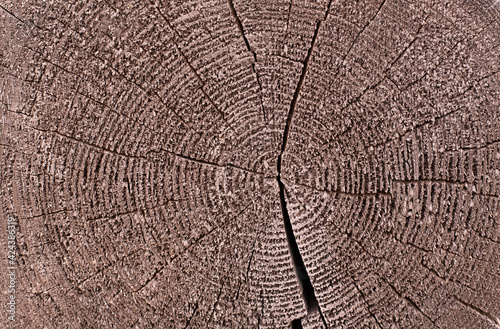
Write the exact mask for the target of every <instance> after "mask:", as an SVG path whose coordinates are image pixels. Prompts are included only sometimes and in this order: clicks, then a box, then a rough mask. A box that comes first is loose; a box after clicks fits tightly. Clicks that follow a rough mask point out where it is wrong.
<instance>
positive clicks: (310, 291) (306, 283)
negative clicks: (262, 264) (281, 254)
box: [277, 175, 319, 313]
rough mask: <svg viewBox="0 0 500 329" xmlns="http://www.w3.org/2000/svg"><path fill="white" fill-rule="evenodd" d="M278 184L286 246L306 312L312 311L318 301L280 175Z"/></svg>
mask: <svg viewBox="0 0 500 329" xmlns="http://www.w3.org/2000/svg"><path fill="white" fill-rule="evenodd" d="M277 180H278V184H279V187H280V203H281V211H282V213H283V222H284V226H285V233H286V238H287V240H288V247H289V249H290V254H291V256H292V261H293V265H294V267H295V274H296V275H297V279H298V281H299V284H300V286H301V288H302V297H303V298H304V303H305V304H306V308H307V312H308V313H312V312H315V311H317V310H319V306H318V301H317V299H316V295H315V294H314V288H313V286H312V283H311V279H310V278H309V274H307V270H306V266H305V264H304V260H303V259H302V255H301V254H300V251H299V246H298V245H297V240H296V239H295V235H294V233H293V228H292V223H291V222H290V216H289V215H288V209H287V206H286V200H285V186H284V185H283V183H282V182H281V180H280V176H279V175H278V177H277Z"/></svg>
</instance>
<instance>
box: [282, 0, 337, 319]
mask: <svg viewBox="0 0 500 329" xmlns="http://www.w3.org/2000/svg"><path fill="white" fill-rule="evenodd" d="M330 5H331V1H330V2H329V3H328V7H327V10H326V12H325V16H324V17H323V19H320V20H318V22H317V23H316V29H315V30H314V35H313V37H312V40H311V46H310V47H309V50H308V51H307V55H306V58H305V60H304V62H303V67H302V73H301V75H300V78H299V81H298V83H297V87H296V88H295V92H294V94H293V98H292V101H291V103H290V109H289V111H288V116H287V120H286V124H285V131H284V132H283V141H282V143H281V151H280V154H279V156H278V163H277V170H278V175H277V176H276V180H277V181H278V185H279V189H280V204H281V211H282V213H283V222H284V226H285V233H286V238H287V240H288V247H289V249H290V254H291V257H292V261H293V265H294V267H295V274H296V275H297V280H298V281H299V285H300V287H301V289H302V297H303V298H304V303H305V306H306V309H307V313H308V314H311V313H313V312H316V311H318V312H319V315H320V317H321V320H322V322H323V324H324V326H325V328H328V326H327V324H326V321H325V318H324V317H323V313H322V312H321V308H320V307H319V304H318V300H317V298H316V295H315V293H314V287H313V285H312V283H311V279H310V278H309V274H308V273H307V269H306V266H305V264H304V260H303V259H302V255H301V254H300V251H299V246H298V244H297V240H296V239H295V235H294V233H293V228H292V223H291V221H290V216H289V215H288V209H287V204H286V198H285V192H286V190H285V185H284V184H283V182H282V181H281V165H282V159H283V154H284V153H285V149H286V144H287V141H288V135H289V132H290V128H291V126H292V119H293V114H294V112H295V107H296V105H297V99H298V97H299V94H300V90H301V88H302V85H303V83H304V80H305V77H306V74H307V68H308V66H309V61H310V59H311V54H312V52H313V48H314V45H315V43H316V39H317V37H318V32H319V29H320V27H321V23H322V22H323V21H324V20H326V18H327V17H328V12H329V10H330ZM291 326H292V328H302V324H301V319H294V320H293V321H292V322H291Z"/></svg>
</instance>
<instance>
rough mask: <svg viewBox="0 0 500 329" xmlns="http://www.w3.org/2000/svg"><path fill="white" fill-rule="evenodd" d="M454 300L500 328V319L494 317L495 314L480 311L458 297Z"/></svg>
mask: <svg viewBox="0 0 500 329" xmlns="http://www.w3.org/2000/svg"><path fill="white" fill-rule="evenodd" d="M453 298H454V299H455V300H456V301H457V302H459V303H460V304H462V305H463V306H465V307H467V308H468V309H471V310H473V311H474V312H476V313H477V314H479V315H480V316H482V317H485V318H487V319H488V321H491V322H492V323H493V324H494V325H496V326H497V327H500V319H498V318H497V317H496V316H494V315H493V314H491V313H489V312H486V311H484V310H482V309H480V308H479V307H477V306H474V305H472V304H469V303H467V302H465V301H463V300H461V299H460V298H458V297H457V296H453Z"/></svg>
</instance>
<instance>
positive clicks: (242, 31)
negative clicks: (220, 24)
mask: <svg viewBox="0 0 500 329" xmlns="http://www.w3.org/2000/svg"><path fill="white" fill-rule="evenodd" d="M227 2H228V4H229V8H230V10H231V15H232V16H233V17H234V20H235V21H236V25H237V26H238V30H239V31H240V34H241V37H242V38H243V41H244V42H245V46H246V47H247V49H248V51H249V52H250V53H251V54H252V56H253V60H254V63H253V64H252V71H253V73H254V74H255V77H256V79H257V84H258V85H259V90H260V106H261V107H262V115H263V117H264V122H267V117H266V111H265V110H264V101H263V100H262V84H261V83H260V78H259V73H257V68H256V67H255V64H256V63H257V54H256V53H255V51H254V50H252V48H251V47H250V42H248V39H247V37H246V35H245V30H244V29H243V24H242V23H241V20H240V18H239V17H238V14H237V13H236V9H235V8H234V4H233V1H232V0H228V1H227Z"/></svg>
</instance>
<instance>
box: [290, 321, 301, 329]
mask: <svg viewBox="0 0 500 329" xmlns="http://www.w3.org/2000/svg"><path fill="white" fill-rule="evenodd" d="M291 328H292V329H302V320H301V319H295V320H293V321H292V324H291Z"/></svg>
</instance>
